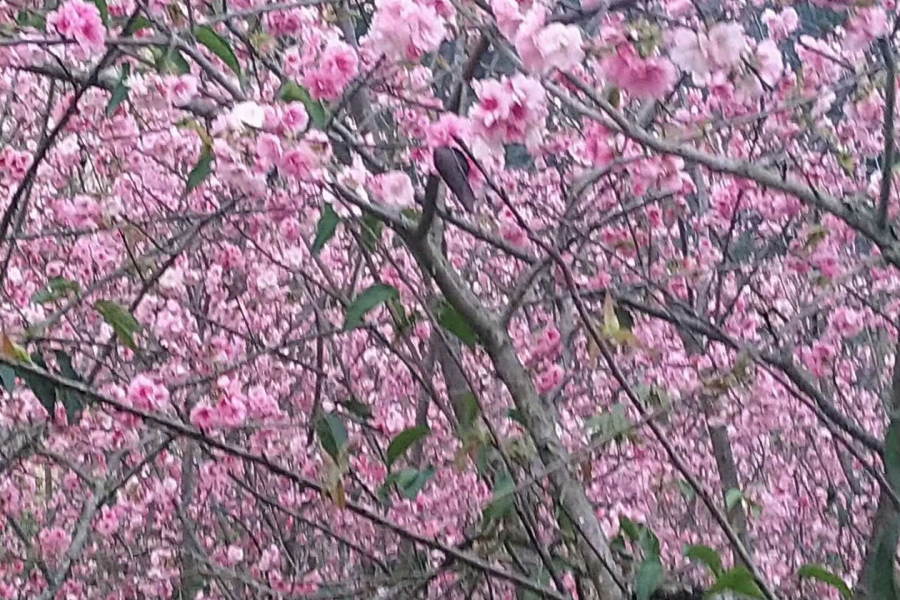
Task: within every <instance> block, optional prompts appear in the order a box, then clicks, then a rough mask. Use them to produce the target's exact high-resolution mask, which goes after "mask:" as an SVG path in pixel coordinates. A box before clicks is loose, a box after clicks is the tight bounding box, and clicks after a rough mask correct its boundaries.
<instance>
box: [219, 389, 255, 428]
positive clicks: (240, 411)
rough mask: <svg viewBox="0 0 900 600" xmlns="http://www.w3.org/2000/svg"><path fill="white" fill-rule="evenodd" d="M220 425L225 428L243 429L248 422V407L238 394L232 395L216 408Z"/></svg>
mask: <svg viewBox="0 0 900 600" xmlns="http://www.w3.org/2000/svg"><path fill="white" fill-rule="evenodd" d="M216 411H217V413H218V415H217V417H218V424H219V425H221V426H224V427H241V426H242V425H243V424H244V422H245V421H246V420H247V407H246V405H245V404H244V399H243V398H242V397H241V396H240V395H238V394H231V395H229V396H227V397H226V398H225V399H224V400H222V401H221V402H220V403H219V405H218V406H217V407H216Z"/></svg>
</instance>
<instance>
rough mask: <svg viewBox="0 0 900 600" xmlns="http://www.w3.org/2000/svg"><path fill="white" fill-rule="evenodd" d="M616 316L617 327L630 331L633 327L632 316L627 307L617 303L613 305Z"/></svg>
mask: <svg viewBox="0 0 900 600" xmlns="http://www.w3.org/2000/svg"><path fill="white" fill-rule="evenodd" d="M614 310H615V313H616V318H618V319H619V327H621V328H622V329H627V330H628V331H632V330H633V329H634V317H633V316H632V315H631V313H630V312H628V310H627V309H625V308H622V307H621V306H619V305H616V307H615V309H614Z"/></svg>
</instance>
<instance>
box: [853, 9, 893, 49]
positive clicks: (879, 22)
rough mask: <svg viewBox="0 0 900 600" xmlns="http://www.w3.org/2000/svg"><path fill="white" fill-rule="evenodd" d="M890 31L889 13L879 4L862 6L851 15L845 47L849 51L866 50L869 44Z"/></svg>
mask: <svg viewBox="0 0 900 600" xmlns="http://www.w3.org/2000/svg"><path fill="white" fill-rule="evenodd" d="M887 31H888V18H887V13H886V12H885V11H884V9H883V8H881V7H879V6H870V7H867V8H861V9H859V10H857V11H856V14H854V15H853V16H852V17H850V20H849V22H848V23H847V34H846V35H845V36H844V48H845V49H846V50H847V51H848V52H859V51H861V50H865V49H866V48H867V47H868V46H869V44H871V43H872V42H873V41H875V40H876V39H878V38H879V37H881V36H883V35H884V34H886V33H887Z"/></svg>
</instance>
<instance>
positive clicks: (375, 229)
mask: <svg viewBox="0 0 900 600" xmlns="http://www.w3.org/2000/svg"><path fill="white" fill-rule="evenodd" d="M360 223H361V224H362V227H361V229H362V241H363V245H364V246H365V247H366V249H367V250H369V251H370V252H372V251H374V250H375V249H376V248H377V247H378V242H380V241H381V231H382V230H383V229H384V223H382V222H381V221H380V220H379V219H378V217H376V216H375V215H373V214H371V213H366V214H365V215H363V218H362V219H361V221H360Z"/></svg>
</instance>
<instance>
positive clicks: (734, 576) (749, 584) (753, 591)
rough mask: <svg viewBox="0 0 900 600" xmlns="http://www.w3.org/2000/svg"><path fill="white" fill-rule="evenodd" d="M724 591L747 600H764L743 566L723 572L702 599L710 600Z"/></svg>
mask: <svg viewBox="0 0 900 600" xmlns="http://www.w3.org/2000/svg"><path fill="white" fill-rule="evenodd" d="M725 591H728V592H733V593H735V594H739V595H741V596H747V597H748V598H758V599H759V600H766V597H765V595H764V594H763V593H762V590H760V589H759V586H758V585H756V580H755V579H753V574H752V573H751V572H750V571H749V570H748V569H747V567H745V566H743V565H741V566H739V567H735V568H733V569H730V570H728V571H725V572H724V573H722V574H721V575H719V577H718V578H717V579H716V582H715V583H714V584H713V585H712V587H710V588H709V589H708V590H706V594H705V595H704V598H711V597H714V596H715V595H716V594H718V593H720V592H725Z"/></svg>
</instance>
